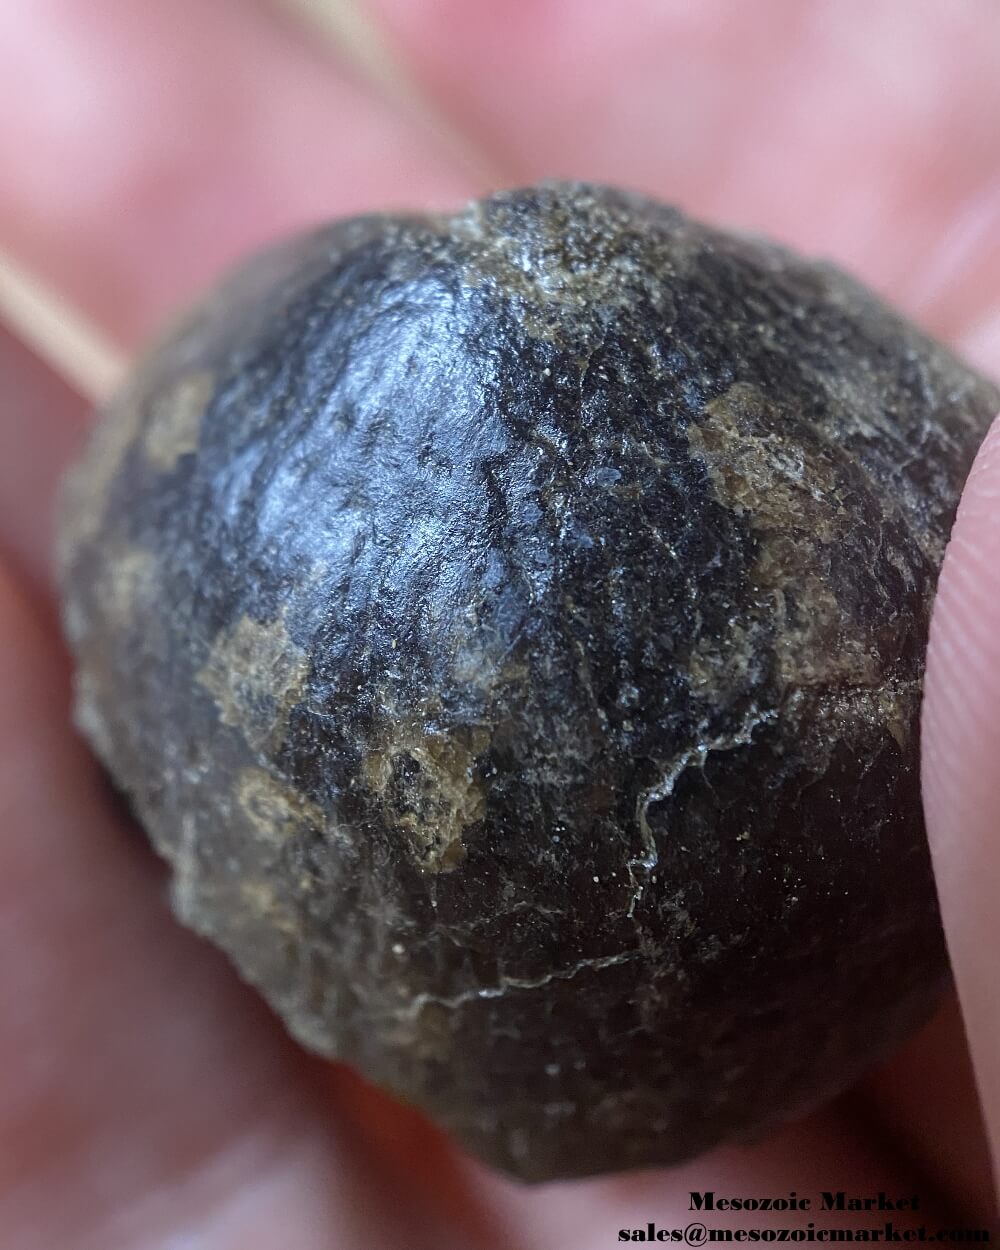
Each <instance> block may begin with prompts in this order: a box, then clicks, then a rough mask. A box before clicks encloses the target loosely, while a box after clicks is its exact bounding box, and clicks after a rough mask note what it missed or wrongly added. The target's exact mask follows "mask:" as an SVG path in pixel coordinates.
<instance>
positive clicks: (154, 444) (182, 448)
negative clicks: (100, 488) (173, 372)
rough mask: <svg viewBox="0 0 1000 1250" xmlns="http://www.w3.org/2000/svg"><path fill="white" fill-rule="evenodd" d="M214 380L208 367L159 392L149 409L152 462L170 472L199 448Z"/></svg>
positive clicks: (148, 448)
mask: <svg viewBox="0 0 1000 1250" xmlns="http://www.w3.org/2000/svg"><path fill="white" fill-rule="evenodd" d="M214 387H215V379H214V377H213V376H212V374H211V373H209V372H208V370H207V369H202V370H198V371H196V372H194V373H188V374H185V375H184V376H183V377H180V378H178V379H177V381H176V382H174V383H173V385H172V386H169V387H167V388H166V389H165V390H164V391H163V392H161V393H158V394H157V395H156V398H155V399H154V400H153V403H152V405H151V407H150V410H149V415H148V419H147V423H146V432H145V436H144V439H143V445H144V447H145V450H146V456H147V457H148V459H149V460H150V462H151V463H152V464H153V465H155V466H156V468H158V469H160V470H161V471H162V472H164V473H166V472H169V470H171V469H172V468H174V466H175V465H176V464H177V461H178V460H179V459H180V457H181V456H184V455H187V454H189V453H190V452H193V451H197V450H198V439H199V437H200V434H201V421H202V417H203V416H204V415H205V409H206V408H207V406H208V402H209V400H210V399H211V398H212V391H213V390H214Z"/></svg>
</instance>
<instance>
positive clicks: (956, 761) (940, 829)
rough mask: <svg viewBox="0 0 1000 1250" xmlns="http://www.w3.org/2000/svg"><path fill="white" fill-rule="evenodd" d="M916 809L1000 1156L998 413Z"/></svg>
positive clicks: (945, 636)
mask: <svg viewBox="0 0 1000 1250" xmlns="http://www.w3.org/2000/svg"><path fill="white" fill-rule="evenodd" d="M922 743H923V788H924V810H925V813H926V818H927V832H928V838H929V840H930V846H931V854H932V857H933V860H934V868H935V874H936V878H937V885H938V894H939V897H940V900H941V913H942V918H943V921H944V927H945V933H946V935H947V938H948V946H949V950H950V952H951V959H952V965H953V967H954V971H955V980H956V983H957V986H958V992H959V998H960V1000H961V1003H962V1010H963V1014H964V1017H965V1024H966V1031H967V1035H968V1039H969V1046H970V1050H971V1053H972V1060H973V1065H974V1067H975V1070H976V1077H977V1082H978V1085H979V1093H980V1097H981V1099H982V1104H983V1117H984V1120H985V1123H986V1128H987V1134H988V1137H989V1140H990V1144H991V1149H992V1153H993V1158H994V1160H997V1159H1000V958H998V952H1000V417H998V418H997V419H996V421H994V423H993V425H992V427H991V429H990V431H989V434H988V435H987V437H986V439H985V441H984V443H983V445H982V447H981V448H980V450H979V454H978V456H977V457H976V460H975V463H974V465H973V468H972V472H971V474H970V476H969V479H968V482H967V483H966V487H965V491H964V494H963V496H962V501H961V504H960V505H959V509H958V516H957V518H956V521H955V526H954V529H953V530H952V535H951V541H950V542H949V544H948V549H947V552H946V555H945V559H944V566H943V568H942V571H941V577H940V580H939V583H938V591H937V598H936V600H935V604H934V612H933V615H932V618H931V629H930V644H929V648H928V655H927V676H926V682H925V688H924V705H923V727H922Z"/></svg>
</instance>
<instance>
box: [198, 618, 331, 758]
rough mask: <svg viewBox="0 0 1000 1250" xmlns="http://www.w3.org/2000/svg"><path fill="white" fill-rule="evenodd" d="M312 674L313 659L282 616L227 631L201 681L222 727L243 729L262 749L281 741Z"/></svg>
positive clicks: (243, 621) (239, 624)
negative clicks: (295, 640)
mask: <svg viewBox="0 0 1000 1250" xmlns="http://www.w3.org/2000/svg"><path fill="white" fill-rule="evenodd" d="M308 675H309V661H308V657H307V656H306V653H305V652H304V651H303V650H302V648H301V647H299V646H297V645H296V644H295V643H294V642H293V641H292V638H291V636H290V635H289V633H288V629H287V627H286V625H285V619H284V613H282V614H281V615H280V616H278V617H276V618H275V619H274V620H273V621H269V622H262V621H255V620H254V619H253V618H252V617H249V616H241V617H240V618H239V620H238V621H237V622H236V623H235V624H234V625H232V626H230V627H229V628H228V629H225V630H223V631H222V632H221V633H220V634H219V636H218V637H217V638H216V640H215V645H214V646H213V648H212V651H211V654H210V655H209V657H208V660H207V662H206V663H205V665H204V666H203V667H202V669H201V670H200V671H199V673H198V674H197V680H198V682H199V683H200V684H201V685H202V686H203V687H204V688H205V689H206V690H207V691H208V692H209V694H211V696H212V698H213V699H214V700H215V703H216V706H217V707H218V709H219V718H220V720H221V721H222V723H223V724H224V725H232V726H234V727H235V728H237V729H240V730H242V732H243V735H244V737H245V738H246V740H247V742H248V743H249V745H250V746H252V747H254V748H255V749H258V750H259V749H261V748H263V747H265V746H267V745H268V744H269V743H275V742H277V741H278V740H279V738H280V736H281V734H282V732H283V730H284V728H285V724H286V722H287V718H288V713H289V712H290V710H291V709H292V708H293V707H294V706H295V703H296V702H297V701H298V700H299V699H300V698H301V696H302V693H303V691H304V690H305V685H306V679H307V677H308Z"/></svg>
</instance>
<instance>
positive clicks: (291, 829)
mask: <svg viewBox="0 0 1000 1250" xmlns="http://www.w3.org/2000/svg"><path fill="white" fill-rule="evenodd" d="M236 801H237V802H238V803H239V805H240V807H241V809H242V810H243V812H244V813H245V814H246V816H247V819H248V820H249V821H250V824H251V825H252V826H253V828H254V829H255V830H256V832H257V833H258V834H259V835H260V837H261V839H262V840H263V841H264V842H268V843H271V844H272V845H274V846H276V847H277V846H281V845H282V844H283V843H284V842H285V841H287V839H288V838H290V837H291V836H292V835H293V834H294V833H296V832H297V831H298V830H299V829H301V828H303V827H305V826H311V827H313V828H322V827H323V825H324V823H325V822H324V818H323V811H322V809H321V808H320V807H319V805H318V804H316V803H314V802H313V801H312V799H308V798H306V796H305V795H304V794H300V793H299V792H298V791H297V790H293V789H292V788H291V786H288V785H286V784H285V783H284V782H283V781H281V780H279V778H277V777H275V776H273V774H271V773H269V772H267V771H266V770H265V769H263V768H244V769H243V770H242V772H241V773H240V774H239V776H238V777H237V779H236Z"/></svg>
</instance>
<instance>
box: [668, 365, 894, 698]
mask: <svg viewBox="0 0 1000 1250" xmlns="http://www.w3.org/2000/svg"><path fill="white" fill-rule="evenodd" d="M769 407H770V405H769V402H768V399H767V397H766V396H765V395H764V394H763V393H762V392H761V391H759V390H758V389H757V388H756V387H753V386H749V385H747V384H745V383H742V382H737V383H735V384H734V385H733V386H731V387H730V388H729V390H728V391H726V392H725V393H724V394H723V395H720V396H719V397H718V399H715V400H713V401H712V402H711V403H709V404H707V405H706V407H705V411H704V413H703V415H702V416H701V418H700V419H699V420H698V421H697V422H692V423H691V425H689V426H688V430H687V437H688V443H689V446H690V448H691V451H692V453H693V454H694V455H695V456H697V458H698V459H699V460H701V462H702V463H703V464H704V465H705V468H706V470H707V471H708V475H709V477H710V479H711V481H712V485H713V486H714V488H715V495H716V497H717V499H718V500H719V502H720V503H721V504H723V506H724V507H726V508H729V509H731V510H732V511H733V512H736V513H740V514H746V515H747V516H748V517H749V518H750V524H751V526H752V529H753V531H754V534H755V535H756V537H757V539H758V541H759V544H760V550H759V554H758V556H757V560H756V562H755V564H754V566H753V568H752V570H751V575H752V576H753V578H754V581H755V582H756V583H757V585H758V586H760V587H761V588H762V589H765V590H770V592H771V594H772V596H773V602H774V616H775V624H776V628H777V631H778V643H777V645H776V660H777V664H778V671H779V674H780V676H781V679H782V680H783V681H785V682H787V683H789V684H795V685H814V684H826V683H830V682H833V683H841V682H846V683H848V684H858V685H867V684H874V683H876V682H877V681H878V676H879V674H878V666H877V664H876V662H875V660H874V659H873V657H872V656H871V654H869V652H868V651H867V650H865V649H864V647H863V645H862V643H861V640H860V639H858V638H856V637H855V638H852V637H851V632H852V631H851V628H850V626H851V622H850V620H849V618H848V614H847V612H845V610H844V609H843V608H842V607H841V605H840V604H839V603H838V601H837V598H836V595H835V594H834V593H833V590H832V588H831V586H830V582H829V569H828V568H827V567H826V566H825V564H824V555H823V551H822V548H821V547H820V546H819V544H821V543H825V544H831V545H833V544H836V543H837V542H838V540H839V539H840V537H841V536H842V533H843V529H844V520H843V512H842V507H841V504H840V503H839V500H838V495H837V489H836V488H837V471H836V466H835V465H834V464H833V463H832V462H826V461H824V460H823V459H821V458H820V457H814V458H813V459H806V458H804V457H803V456H802V454H801V450H800V449H799V448H793V447H790V446H789V445H787V444H786V443H785V442H784V441H783V440H782V438H781V436H780V435H779V434H778V433H776V432H774V433H772V432H771V430H770V429H769V428H768V424H769V422H768V420H767V417H768V410H769ZM804 535H808V538H804V537H803V536H804ZM788 592H791V593H792V594H793V595H794V598H795V601H796V605H797V611H796V613H795V618H794V620H793V619H790V614H789V610H788V600H787V594H788ZM741 633H742V631H741V629H740V627H738V626H734V637H733V639H732V643H733V646H732V648H731V650H732V654H733V658H734V660H736V661H737V662H739V657H740V656H741V655H742V654H743V653H744V652H745V646H744V642H745V640H744V639H743V638H742V637H741V636H740V634H741ZM725 650H726V651H727V652H728V651H730V647H729V646H728V645H727V646H726V648H725ZM719 671H721V670H719ZM704 676H705V677H706V678H709V677H710V670H709V671H706V672H705V674H704Z"/></svg>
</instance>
